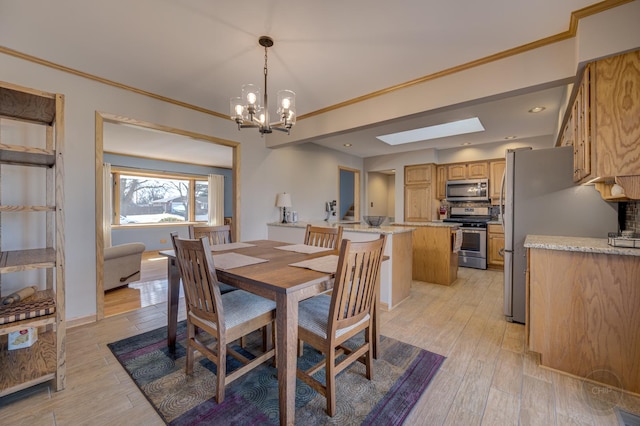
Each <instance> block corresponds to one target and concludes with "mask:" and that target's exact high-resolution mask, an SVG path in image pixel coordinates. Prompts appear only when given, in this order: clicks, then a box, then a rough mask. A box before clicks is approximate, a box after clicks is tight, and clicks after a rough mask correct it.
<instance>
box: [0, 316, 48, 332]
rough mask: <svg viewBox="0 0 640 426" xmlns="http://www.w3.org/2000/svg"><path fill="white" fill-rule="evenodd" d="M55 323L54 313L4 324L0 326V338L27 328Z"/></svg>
mask: <svg viewBox="0 0 640 426" xmlns="http://www.w3.org/2000/svg"><path fill="white" fill-rule="evenodd" d="M55 323H56V313H55V312H54V313H52V314H49V315H43V316H40V317H36V318H30V319H24V320H21V321H14V322H9V323H6V324H0V336H3V335H5V334H9V333H12V332H14V331H18V330H24V329H25V328H27V327H41V326H43V325H50V324H55Z"/></svg>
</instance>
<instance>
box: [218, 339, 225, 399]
mask: <svg viewBox="0 0 640 426" xmlns="http://www.w3.org/2000/svg"><path fill="white" fill-rule="evenodd" d="M221 340H224V339H219V340H218V341H217V343H216V344H217V345H218V363H217V365H216V369H217V374H216V379H217V380H216V386H217V389H216V402H217V403H218V404H222V402H223V401H224V390H225V389H224V388H225V381H226V377H227V344H226V342H224V341H222V342H221Z"/></svg>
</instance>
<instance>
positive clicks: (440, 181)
mask: <svg viewBox="0 0 640 426" xmlns="http://www.w3.org/2000/svg"><path fill="white" fill-rule="evenodd" d="M436 185H437V189H436V198H437V199H438V200H444V199H445V198H447V166H442V165H441V166H437V167H436Z"/></svg>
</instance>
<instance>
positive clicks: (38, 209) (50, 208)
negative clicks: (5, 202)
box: [0, 206, 56, 212]
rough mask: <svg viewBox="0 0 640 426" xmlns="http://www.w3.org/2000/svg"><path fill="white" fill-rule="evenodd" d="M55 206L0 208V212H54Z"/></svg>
mask: <svg viewBox="0 0 640 426" xmlns="http://www.w3.org/2000/svg"><path fill="white" fill-rule="evenodd" d="M54 211H56V206H0V212H54Z"/></svg>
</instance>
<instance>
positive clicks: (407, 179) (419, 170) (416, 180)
mask: <svg viewBox="0 0 640 426" xmlns="http://www.w3.org/2000/svg"><path fill="white" fill-rule="evenodd" d="M433 167H434V166H433V164H416V165H412V166H405V167H404V184H405V185H413V184H423V183H431V182H432V178H431V177H432V174H433Z"/></svg>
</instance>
